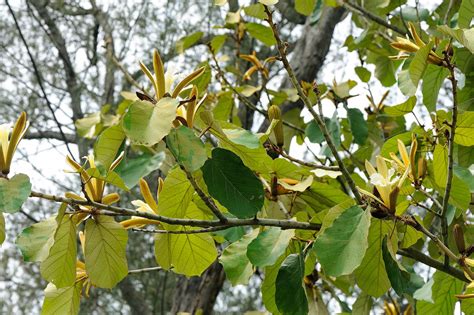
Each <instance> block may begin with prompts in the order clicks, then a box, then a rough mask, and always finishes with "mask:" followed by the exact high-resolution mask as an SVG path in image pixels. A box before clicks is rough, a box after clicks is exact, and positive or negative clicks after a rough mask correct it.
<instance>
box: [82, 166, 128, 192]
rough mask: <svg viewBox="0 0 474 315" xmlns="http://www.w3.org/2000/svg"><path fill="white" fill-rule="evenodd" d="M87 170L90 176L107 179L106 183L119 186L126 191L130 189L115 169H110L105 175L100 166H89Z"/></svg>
mask: <svg viewBox="0 0 474 315" xmlns="http://www.w3.org/2000/svg"><path fill="white" fill-rule="evenodd" d="M86 172H87V174H88V175H89V176H90V177H93V178H98V179H101V180H103V181H105V182H106V183H109V184H111V185H114V186H115V187H118V188H120V189H123V190H125V191H128V190H129V188H128V187H127V186H126V185H125V182H124V181H123V179H122V178H121V177H120V176H119V175H118V174H117V173H116V172H115V171H108V172H107V173H106V174H105V175H104V174H103V173H101V172H100V170H99V169H98V168H96V167H93V168H89V169H88V170H87V171H86Z"/></svg>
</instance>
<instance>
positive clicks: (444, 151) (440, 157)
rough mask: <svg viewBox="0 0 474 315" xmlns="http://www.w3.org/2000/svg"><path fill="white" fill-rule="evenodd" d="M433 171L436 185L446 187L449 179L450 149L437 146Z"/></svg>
mask: <svg viewBox="0 0 474 315" xmlns="http://www.w3.org/2000/svg"><path fill="white" fill-rule="evenodd" d="M433 171H434V179H435V182H436V185H438V186H439V187H441V188H444V187H446V179H447V178H448V148H446V147H445V146H443V145H441V144H437V145H436V146H435V149H434V152H433Z"/></svg>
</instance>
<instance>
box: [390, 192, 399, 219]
mask: <svg viewBox="0 0 474 315" xmlns="http://www.w3.org/2000/svg"><path fill="white" fill-rule="evenodd" d="M399 193H400V188H399V187H398V186H395V188H394V189H393V190H392V191H391V192H390V196H389V197H390V204H389V210H390V213H391V214H394V213H395V211H396V210H397V198H398V194H399Z"/></svg>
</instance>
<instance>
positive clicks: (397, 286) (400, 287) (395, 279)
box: [382, 236, 421, 296]
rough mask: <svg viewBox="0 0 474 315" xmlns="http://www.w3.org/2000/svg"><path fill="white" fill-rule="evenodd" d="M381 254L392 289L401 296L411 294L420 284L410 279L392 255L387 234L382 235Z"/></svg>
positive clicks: (408, 274)
mask: <svg viewBox="0 0 474 315" xmlns="http://www.w3.org/2000/svg"><path fill="white" fill-rule="evenodd" d="M382 256H383V261H384V263H385V269H386V270H387V275H388V278H389V279H390V283H391V285H392V288H393V290H394V291H395V292H397V294H398V296H403V294H408V295H413V293H414V292H415V291H416V290H418V289H419V288H420V287H421V286H420V285H418V284H417V283H415V282H413V281H412V279H411V275H410V273H409V272H408V271H406V270H405V269H402V268H401V267H400V265H399V263H398V261H397V260H396V258H394V257H393V254H392V253H391V251H390V249H389V248H388V241H387V236H385V237H384V239H383V242H382Z"/></svg>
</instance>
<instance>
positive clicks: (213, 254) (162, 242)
mask: <svg viewBox="0 0 474 315" xmlns="http://www.w3.org/2000/svg"><path fill="white" fill-rule="evenodd" d="M185 229H186V228H183V230H185ZM155 258H156V262H157V263H158V264H159V265H160V266H161V267H163V268H164V269H170V268H173V271H174V272H176V273H179V274H183V275H186V276H188V277H192V276H200V275H201V274H202V273H203V272H204V270H206V269H207V268H208V267H209V266H210V265H211V264H212V263H213V262H214V261H215V260H216V258H217V250H216V246H215V245H214V240H213V238H212V236H210V235H209V234H206V233H199V234H171V233H165V234H157V235H156V237H155Z"/></svg>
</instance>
